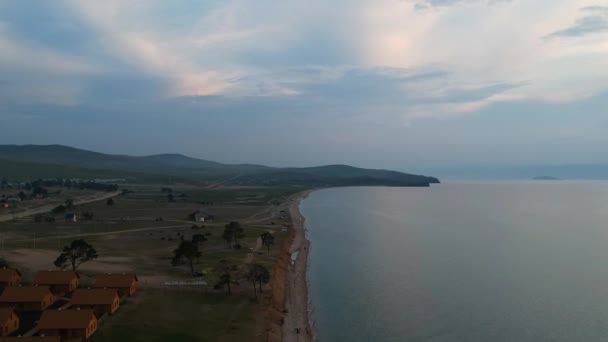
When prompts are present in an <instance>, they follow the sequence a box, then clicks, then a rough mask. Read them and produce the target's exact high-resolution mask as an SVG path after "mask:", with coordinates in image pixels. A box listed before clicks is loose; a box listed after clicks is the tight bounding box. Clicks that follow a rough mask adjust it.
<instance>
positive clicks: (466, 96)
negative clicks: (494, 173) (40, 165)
mask: <svg viewBox="0 0 608 342" xmlns="http://www.w3.org/2000/svg"><path fill="white" fill-rule="evenodd" d="M0 122H1V127H3V129H2V131H1V132H2V133H1V134H0V144H64V145H70V146H75V147H80V148H86V149H92V150H95V151H100V152H106V153H119V154H132V155H146V154H156V153H173V152H175V153H183V154H186V155H189V156H193V157H198V158H204V159H209V160H215V161H220V162H230V163H262V164H267V165H274V166H310V165H321V164H334V163H346V164H351V165H357V166H362V167H373V168H391V169H397V170H402V171H411V170H414V171H418V170H421V171H425V170H434V169H439V168H450V167H462V166H472V165H476V166H483V167H488V166H517V165H536V164H569V163H608V153H606V151H607V150H608V134H607V132H608V1H606V0H601V1H596V0H348V1H346V0H331V1H330V0H323V1H318V0H306V1H304V0H297V1H296V0H294V1H274V0H273V1H270V0H256V1H250V0H207V1H195V0H175V1H165V0H145V1H143V0H132V1H121V0H105V1H86V0H0Z"/></svg>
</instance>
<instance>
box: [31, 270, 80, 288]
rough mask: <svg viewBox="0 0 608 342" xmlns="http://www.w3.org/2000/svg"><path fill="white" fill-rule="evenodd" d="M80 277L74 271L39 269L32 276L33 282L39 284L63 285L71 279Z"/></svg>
mask: <svg viewBox="0 0 608 342" xmlns="http://www.w3.org/2000/svg"><path fill="white" fill-rule="evenodd" d="M74 277H76V278H80V276H79V275H78V273H76V272H74V271H39V272H38V273H36V277H35V278H34V284H40V285H63V284H69V283H71V282H72V280H73V279H74Z"/></svg>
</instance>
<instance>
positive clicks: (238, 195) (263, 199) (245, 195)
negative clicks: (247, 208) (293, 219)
mask: <svg viewBox="0 0 608 342" xmlns="http://www.w3.org/2000/svg"><path fill="white" fill-rule="evenodd" d="M303 190H306V188H305V187H300V186H287V187H252V188H218V189H202V190H198V191H193V192H192V193H191V195H192V199H193V200H195V201H198V202H213V203H239V204H246V205H263V204H272V203H276V202H282V201H284V200H285V199H286V198H287V197H289V196H290V195H293V194H295V193H298V192H300V191H303Z"/></svg>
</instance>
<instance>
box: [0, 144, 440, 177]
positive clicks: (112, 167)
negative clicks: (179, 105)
mask: <svg viewBox="0 0 608 342" xmlns="http://www.w3.org/2000/svg"><path fill="white" fill-rule="evenodd" d="M0 159H3V161H2V162H1V163H0V166H2V163H4V164H6V165H11V163H12V165H13V167H16V166H17V165H21V167H25V168H26V169H38V170H39V171H36V170H30V171H28V172H30V173H31V172H39V173H44V172H46V171H45V170H52V172H54V174H57V173H58V172H59V171H60V170H61V173H63V174H66V175H68V174H71V173H73V174H75V175H77V174H108V172H109V173H111V174H112V175H113V176H112V177H113V178H117V177H120V176H119V175H121V174H123V175H125V176H123V177H120V178H129V179H133V178H138V179H141V178H142V177H143V178H150V177H152V178H157V177H159V176H158V175H163V176H165V177H166V176H173V177H179V178H183V179H188V180H191V181H195V182H199V183H209V184H213V183H218V184H219V183H221V184H225V185H307V186H346V185H391V186H428V185H429V184H431V183H438V182H439V180H438V179H436V178H433V177H426V176H419V175H411V174H407V173H402V172H396V171H388V170H371V169H362V168H356V167H352V166H347V165H328V166H318V167H307V168H275V167H268V166H263V165H253V164H222V163H218V162H214V161H209V160H203V159H196V158H191V157H187V156H184V155H181V154H158V155H151V156H143V157H136V156H127V155H111V154H104V153H99V152H93V151H87V150H82V149H77V148H73V147H68V146H62V145H0ZM19 163H36V164H37V165H31V168H28V167H26V166H27V165H25V164H19ZM1 172H2V171H0V173H1ZM48 172H50V171H48ZM40 177H44V176H43V175H41V176H40ZM46 177H51V176H46ZM74 177H79V176H74ZM97 177H99V178H100V176H97Z"/></svg>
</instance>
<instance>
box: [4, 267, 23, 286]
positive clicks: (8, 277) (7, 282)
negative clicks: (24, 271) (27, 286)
mask: <svg viewBox="0 0 608 342" xmlns="http://www.w3.org/2000/svg"><path fill="white" fill-rule="evenodd" d="M19 283H21V272H19V270H16V269H12V268H6V267H4V268H0V289H4V288H5V287H7V286H17V285H19Z"/></svg>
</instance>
